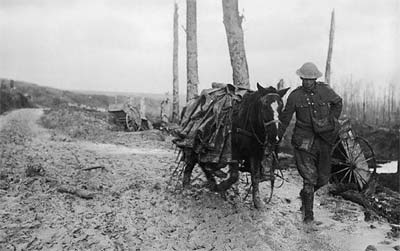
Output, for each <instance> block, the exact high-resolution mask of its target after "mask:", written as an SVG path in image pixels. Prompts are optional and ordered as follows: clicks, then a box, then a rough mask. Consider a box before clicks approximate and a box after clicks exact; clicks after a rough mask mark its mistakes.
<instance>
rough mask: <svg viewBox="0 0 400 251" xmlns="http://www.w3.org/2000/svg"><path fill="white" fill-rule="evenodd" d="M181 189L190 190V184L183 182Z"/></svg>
mask: <svg viewBox="0 0 400 251" xmlns="http://www.w3.org/2000/svg"><path fill="white" fill-rule="evenodd" d="M182 187H183V188H184V189H187V188H190V182H183V183H182Z"/></svg>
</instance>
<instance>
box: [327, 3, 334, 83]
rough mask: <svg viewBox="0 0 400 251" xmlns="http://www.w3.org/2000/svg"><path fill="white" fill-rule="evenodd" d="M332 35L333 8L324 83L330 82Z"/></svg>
mask: <svg viewBox="0 0 400 251" xmlns="http://www.w3.org/2000/svg"><path fill="white" fill-rule="evenodd" d="M334 35H335V10H332V15H331V29H330V32H329V46H328V57H327V58H326V68H325V83H326V84H328V85H330V84H331V61H332V48H333V38H334Z"/></svg>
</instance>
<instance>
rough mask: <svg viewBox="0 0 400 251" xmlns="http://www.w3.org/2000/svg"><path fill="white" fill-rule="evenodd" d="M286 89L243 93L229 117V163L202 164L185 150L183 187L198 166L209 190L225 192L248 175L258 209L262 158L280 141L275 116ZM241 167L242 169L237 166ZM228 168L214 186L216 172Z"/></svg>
mask: <svg viewBox="0 0 400 251" xmlns="http://www.w3.org/2000/svg"><path fill="white" fill-rule="evenodd" d="M288 90H289V88H287V89H282V90H276V89H275V88H274V87H272V86H270V87H268V88H264V87H262V86H261V85H260V84H259V83H257V91H255V92H247V93H246V94H245V95H244V96H243V98H242V101H241V102H239V103H238V104H237V107H235V108H234V111H235V112H233V115H232V130H231V133H232V135H231V136H232V137H231V139H232V142H231V145H232V157H233V159H234V160H235V162H233V163H217V164H216V163H202V162H199V161H198V159H199V158H198V156H197V154H196V153H195V151H194V150H193V149H186V150H185V151H184V153H183V158H184V161H185V163H186V165H185V167H184V171H183V187H188V186H189V184H190V178H191V174H192V171H193V168H194V166H195V165H196V164H199V166H200V167H201V169H202V171H203V172H204V174H205V176H206V178H207V180H208V183H209V185H210V188H211V190H214V191H225V190H227V189H228V188H230V187H231V186H232V185H233V184H234V183H235V182H237V181H238V178H239V171H245V172H250V174H251V184H252V195H253V196H252V197H253V204H254V206H255V208H257V209H262V208H263V207H264V204H263V202H262V201H261V199H260V192H259V183H260V181H261V167H262V163H261V162H262V161H263V158H264V156H266V155H268V154H269V153H271V152H273V151H275V150H276V147H277V145H278V143H279V141H280V138H279V137H278V131H279V130H280V121H279V114H280V112H281V111H282V108H283V101H282V97H283V96H284V95H285V94H286V93H287V91H288ZM239 163H243V165H239ZM227 164H229V171H228V174H229V175H228V178H227V179H225V180H223V181H222V182H221V183H220V184H217V183H216V180H215V177H214V175H217V176H218V173H221V172H218V170H219V169H221V168H224V167H225V166H226V165H227Z"/></svg>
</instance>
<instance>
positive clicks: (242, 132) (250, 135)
mask: <svg viewBox="0 0 400 251" xmlns="http://www.w3.org/2000/svg"><path fill="white" fill-rule="evenodd" d="M275 95H276V96H278V97H279V98H281V96H280V95H279V94H278V93H268V94H266V95H265V96H275ZM247 114H249V113H247ZM246 120H247V121H248V115H247V118H246ZM274 123H278V124H281V123H282V122H281V121H280V120H279V119H272V120H270V121H267V122H264V121H263V125H264V130H265V133H266V136H265V140H264V142H263V141H261V140H260V138H259V137H258V136H257V133H256V132H255V130H254V127H253V125H252V124H251V123H250V127H251V132H248V131H246V130H244V129H241V128H237V132H238V133H241V134H244V135H246V136H249V137H252V138H254V139H256V141H257V142H258V144H259V145H260V146H262V147H264V148H266V147H271V146H272V145H276V143H275V144H272V143H270V142H269V141H268V133H267V127H268V126H270V125H271V124H274Z"/></svg>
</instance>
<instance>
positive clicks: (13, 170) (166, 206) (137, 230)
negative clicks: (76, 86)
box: [0, 109, 396, 250]
mask: <svg viewBox="0 0 400 251" xmlns="http://www.w3.org/2000/svg"><path fill="white" fill-rule="evenodd" d="M41 115H42V111H41V110H33V109H26V110H18V111H14V112H12V113H10V114H8V115H6V116H1V117H0V154H1V162H0V164H1V166H0V250H364V249H365V248H366V246H367V245H370V244H372V245H375V246H376V247H377V248H378V250H393V249H392V247H393V246H394V245H396V243H395V241H394V240H391V239H387V238H385V233H386V232H387V231H389V227H388V225H387V224H385V223H379V222H372V223H371V222H370V223H366V222H364V220H363V219H364V216H363V212H362V210H361V209H360V207H359V206H358V205H355V204H353V203H351V202H347V201H343V200H340V199H337V198H332V197H329V196H327V195H326V194H321V195H318V196H317V198H316V204H317V205H316V206H315V207H316V208H315V214H316V218H317V219H319V220H321V221H323V224H322V225H321V226H318V227H317V228H310V227H307V226H304V225H303V224H302V223H301V215H300V213H299V211H298V208H299V207H300V201H299V200H298V198H297V197H298V192H299V189H300V187H301V183H300V179H299V178H298V175H297V172H296V171H286V172H285V175H286V177H288V180H289V181H288V182H286V183H285V184H284V186H283V187H282V188H280V189H277V191H276V193H275V195H274V197H273V200H272V202H271V203H270V204H269V205H267V209H266V210H265V211H262V212H260V211H257V210H254V208H253V207H252V205H251V203H250V202H251V198H250V197H248V198H247V199H246V200H243V197H244V196H243V194H244V189H243V187H244V184H241V185H240V186H239V187H240V191H241V195H242V196H239V197H238V196H234V195H233V193H229V195H228V198H227V199H226V200H224V199H222V198H221V196H220V195H219V194H215V193H212V192H210V191H208V190H207V189H206V188H205V187H204V186H203V185H202V184H203V182H202V181H201V180H200V181H199V182H197V183H195V184H194V185H193V187H192V189H190V190H187V191H181V190H179V189H178V190H176V189H175V188H176V184H175V183H174V182H169V179H170V174H171V172H172V170H173V169H174V168H175V164H174V161H175V154H174V151H173V148H172V145H171V143H170V141H169V140H168V139H167V140H166V141H160V140H155V139H151V138H144V137H143V134H139V133H129V139H130V140H131V142H127V140H126V139H127V136H126V135H127V134H123V133H113V132H110V135H101V137H102V138H103V139H106V138H107V137H109V138H110V139H112V140H110V142H112V144H111V143H107V142H103V143H102V144H99V143H94V142H89V141H77V140H73V139H70V138H68V137H65V136H64V135H61V134H60V133H57V132H55V131H49V130H46V129H43V128H41V127H40V126H38V125H37V123H36V122H35V121H36V120H37V119H38V118H39V117H40V116H41ZM106 136H107V137H106ZM99 137H100V136H99ZM95 166H102V167H104V168H96V169H93V170H86V171H85V170H84V169H85V168H90V167H95ZM27 169H28V170H36V171H38V172H37V173H35V172H33V174H32V173H29V172H28V173H27V172H26V170H27ZM29 175H30V177H28V176H29ZM62 187H68V188H74V189H78V190H79V191H83V192H85V194H89V195H90V196H92V195H93V196H94V197H93V199H83V198H80V197H79V196H77V194H69V193H63V192H60V188H62ZM178 188H179V186H178ZM371 225H373V226H374V227H375V228H371V227H370V226H371ZM385 240H386V241H387V242H386V243H382V241H385Z"/></svg>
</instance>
